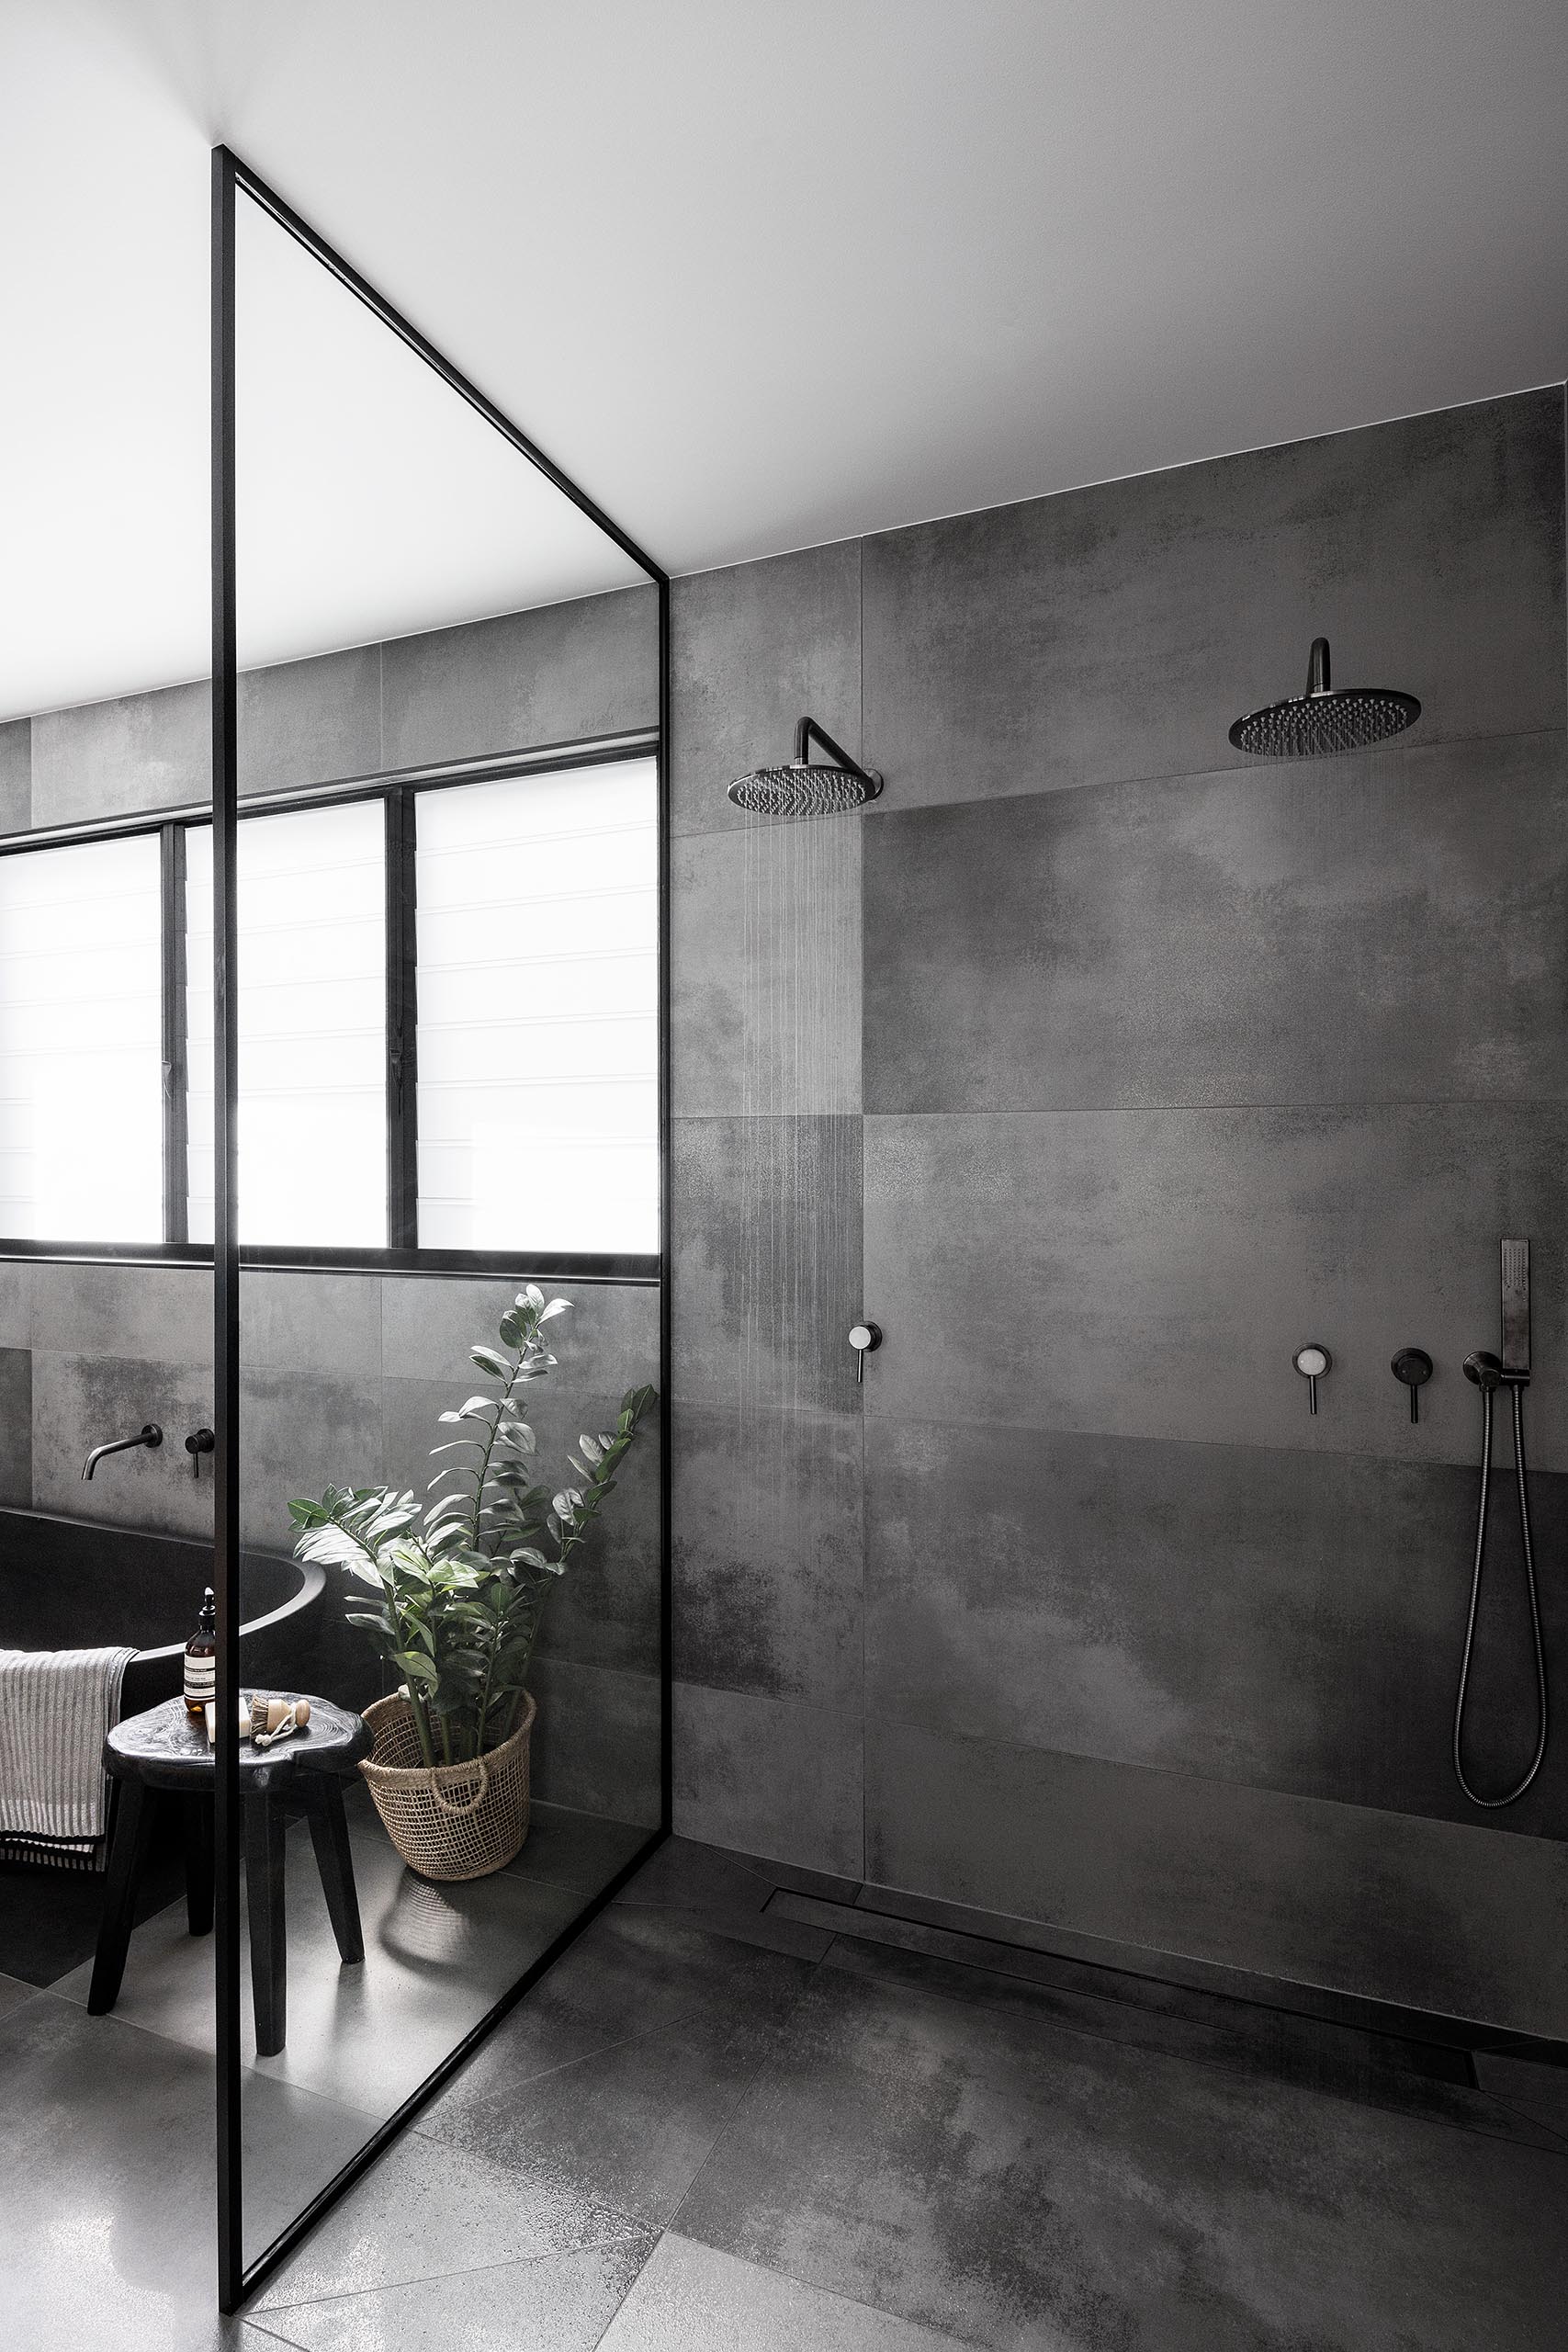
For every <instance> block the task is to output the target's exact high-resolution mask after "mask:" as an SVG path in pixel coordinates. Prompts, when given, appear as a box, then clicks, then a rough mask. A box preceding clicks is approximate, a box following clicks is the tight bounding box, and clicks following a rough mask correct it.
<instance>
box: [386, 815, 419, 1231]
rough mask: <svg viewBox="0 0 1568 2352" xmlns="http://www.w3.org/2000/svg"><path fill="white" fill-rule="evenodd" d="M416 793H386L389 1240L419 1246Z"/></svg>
mask: <svg viewBox="0 0 1568 2352" xmlns="http://www.w3.org/2000/svg"><path fill="white" fill-rule="evenodd" d="M415 823H416V819H415V815H414V796H413V792H412V789H411V788H410V787H409V786H394V788H393V789H392V790H391V791H389V793H388V795H387V830H386V842H387V1246H388V1248H389V1249H391V1250H417V1249H418V1247H419V1001H418V989H419V973H418V959H417V956H416V954H415V924H416V921H417V912H418V910H417V905H416V867H415V863H414V838H415V836H414V827H415Z"/></svg>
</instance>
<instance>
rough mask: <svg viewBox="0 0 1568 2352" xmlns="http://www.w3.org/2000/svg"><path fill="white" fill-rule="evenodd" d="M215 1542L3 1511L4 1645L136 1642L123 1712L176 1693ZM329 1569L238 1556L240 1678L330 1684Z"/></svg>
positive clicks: (0, 1593)
mask: <svg viewBox="0 0 1568 2352" xmlns="http://www.w3.org/2000/svg"><path fill="white" fill-rule="evenodd" d="M211 1581H212V1547H211V1545H210V1544H202V1543H197V1542H193V1541H192V1540H190V1539H189V1538H187V1537H185V1536H178V1535H152V1534H149V1533H148V1532H147V1531H146V1530H145V1529H144V1528H135V1527H105V1526H103V1525H102V1524H101V1523H100V1522H99V1521H96V1520H82V1519H55V1518H52V1517H51V1516H50V1515H49V1514H48V1513H47V1512H44V1511H34V1510H0V1648H5V1649H16V1650H74V1649H96V1648H98V1647H100V1646H101V1645H107V1644H108V1643H115V1642H133V1643H134V1644H135V1645H136V1652H137V1654H136V1656H135V1657H133V1658H132V1659H131V1661H130V1665H129V1666H128V1667H127V1668H126V1670H125V1687H124V1694H123V1696H122V1698H121V1702H120V1710H121V1713H123V1714H127V1715H134V1714H138V1713H141V1709H142V1708H143V1707H152V1706H155V1705H156V1704H157V1702H158V1701H159V1700H160V1699H172V1698H173V1697H174V1695H175V1692H176V1691H178V1690H179V1688H180V1683H181V1679H182V1675H183V1672H184V1663H183V1661H184V1651H185V1645H186V1640H187V1639H188V1637H189V1636H190V1635H191V1634H193V1633H194V1632H195V1631H196V1621H197V1611H198V1610H199V1609H200V1607H201V1596H202V1591H203V1589H204V1588H205V1587H206V1586H208V1585H209V1584H210V1583H211ZM324 1582H325V1578H324V1577H323V1574H322V1571H321V1569H320V1568H318V1567H312V1566H307V1565H306V1564H305V1563H304V1562H303V1561H299V1560H289V1559H280V1558H278V1557H277V1556H276V1555H274V1554H272V1553H267V1552H246V1553H244V1554H243V1555H242V1556H241V1560H240V1612H241V1626H240V1677H241V1680H242V1681H243V1682H245V1683H254V1684H258V1685H261V1686H263V1687H265V1686H268V1685H271V1686H273V1687H276V1688H282V1689H286V1690H287V1689H293V1690H296V1691H317V1690H320V1689H321V1671H322V1668H323V1665H324V1662H325V1661H324V1658H323V1655H322V1652H323V1645H322V1634H323V1631H324V1626H323V1611H322V1607H321V1597H322V1588H323V1585H324Z"/></svg>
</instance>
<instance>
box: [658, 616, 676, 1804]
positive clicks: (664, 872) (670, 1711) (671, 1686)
mask: <svg viewBox="0 0 1568 2352" xmlns="http://www.w3.org/2000/svg"><path fill="white" fill-rule="evenodd" d="M656 586H657V590H658V595H659V750H658V753H657V766H656V770H655V774H656V776H657V781H658V793H659V1551H660V1578H659V1682H660V1724H659V1782H660V1789H659V1826H660V1832H661V1833H662V1835H663V1836H664V1837H666V1838H668V1837H669V1836H670V1834H671V1830H672V1828H673V1827H674V1821H675V1724H674V1697H675V1680H674V1677H675V1646H674V1583H673V1572H672V1568H671V1562H672V1560H673V1558H674V1549H673V1543H674V1521H673V1516H672V1511H671V1494H670V1466H671V1444H672V1440H671V1409H670V1366H671V1343H670V1305H671V1301H670V1290H671V1283H670V1268H671V1257H670V1038H671V1023H670V1005H671V995H670V991H671V959H670V798H671V773H672V771H671V749H670V718H671V711H670V703H671V695H670V675H671V673H670V582H669V580H668V578H667V577H666V575H665V574H664V573H663V572H660V573H659V574H658V575H657V579H656Z"/></svg>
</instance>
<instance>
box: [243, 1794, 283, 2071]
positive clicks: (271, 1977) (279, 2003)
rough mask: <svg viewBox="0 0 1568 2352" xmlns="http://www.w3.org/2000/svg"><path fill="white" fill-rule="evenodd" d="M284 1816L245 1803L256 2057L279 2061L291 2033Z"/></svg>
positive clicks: (260, 1801)
mask: <svg viewBox="0 0 1568 2352" xmlns="http://www.w3.org/2000/svg"><path fill="white" fill-rule="evenodd" d="M283 1828H284V1822H283V1814H282V1812H281V1810H280V1808H279V1807H278V1806H276V1805H275V1804H271V1803H270V1802H269V1801H268V1799H267V1798H265V1797H247V1799H246V1800H245V1899H246V1907H247V1911H248V1914H249V1917H250V1925H251V1998H252V2000H253V2001H254V2004H255V2013H256V2056H257V2057H258V2058H276V2055H277V2053H278V2052H279V2051H280V2050H281V2049H282V2047H283V2043H284V2038H285V2035H286V2033H287V2030H288V1978H287V1973H286V1972H287V1968H288V1959H287V1949H288V1947H287V1928H286V1918H285V1912H284V1902H283Z"/></svg>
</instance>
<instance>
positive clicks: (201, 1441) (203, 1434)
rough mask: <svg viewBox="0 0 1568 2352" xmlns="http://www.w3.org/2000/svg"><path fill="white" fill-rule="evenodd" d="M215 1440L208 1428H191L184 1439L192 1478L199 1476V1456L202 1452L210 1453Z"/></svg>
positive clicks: (215, 1442)
mask: <svg viewBox="0 0 1568 2352" xmlns="http://www.w3.org/2000/svg"><path fill="white" fill-rule="evenodd" d="M217 1442H218V1440H217V1439H216V1438H215V1437H214V1435H213V1434H212V1431H211V1430H192V1431H191V1433H190V1435H189V1437H187V1438H186V1453H188V1454H189V1456H190V1475H191V1476H192V1477H193V1478H199V1477H200V1476H201V1457H202V1455H203V1454H204V1453H211V1452H212V1449H213V1447H214V1446H215V1445H216V1444H217Z"/></svg>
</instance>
